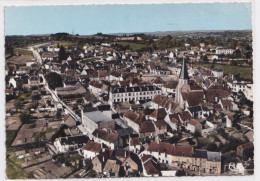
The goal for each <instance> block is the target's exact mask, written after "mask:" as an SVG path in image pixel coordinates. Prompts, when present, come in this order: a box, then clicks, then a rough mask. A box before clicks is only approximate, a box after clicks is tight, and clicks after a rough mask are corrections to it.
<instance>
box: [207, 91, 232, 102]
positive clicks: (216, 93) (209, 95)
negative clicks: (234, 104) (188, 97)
mask: <svg viewBox="0 0 260 181" xmlns="http://www.w3.org/2000/svg"><path fill="white" fill-rule="evenodd" d="M205 95H206V99H207V102H210V103H214V102H215V97H218V98H219V99H220V98H226V97H228V96H230V92H229V91H228V90H223V89H208V90H206V91H205Z"/></svg>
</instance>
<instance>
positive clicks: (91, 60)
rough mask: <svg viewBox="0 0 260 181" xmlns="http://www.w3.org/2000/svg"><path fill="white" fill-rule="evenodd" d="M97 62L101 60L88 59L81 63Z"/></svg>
mask: <svg viewBox="0 0 260 181" xmlns="http://www.w3.org/2000/svg"><path fill="white" fill-rule="evenodd" d="M97 60H100V58H88V59H84V60H82V61H81V62H82V63H88V62H95V61H97Z"/></svg>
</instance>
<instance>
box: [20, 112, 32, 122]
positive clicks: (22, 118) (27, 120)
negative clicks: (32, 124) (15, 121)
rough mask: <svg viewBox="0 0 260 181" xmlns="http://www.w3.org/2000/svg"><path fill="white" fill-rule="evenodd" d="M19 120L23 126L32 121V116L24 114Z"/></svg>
mask: <svg viewBox="0 0 260 181" xmlns="http://www.w3.org/2000/svg"><path fill="white" fill-rule="evenodd" d="M19 118H20V120H21V122H22V123H23V124H27V123H28V122H29V120H30V114H28V113H27V112H23V113H21V114H20V115H19Z"/></svg>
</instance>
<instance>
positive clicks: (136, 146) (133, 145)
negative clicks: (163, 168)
mask: <svg viewBox="0 0 260 181" xmlns="http://www.w3.org/2000/svg"><path fill="white" fill-rule="evenodd" d="M141 149H142V144H141V142H140V140H139V138H138V137H135V138H130V140H129V151H132V152H134V153H136V154H139V153H140V151H141Z"/></svg>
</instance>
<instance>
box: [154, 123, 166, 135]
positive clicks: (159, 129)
mask: <svg viewBox="0 0 260 181" xmlns="http://www.w3.org/2000/svg"><path fill="white" fill-rule="evenodd" d="M153 123H154V126H155V134H156V135H157V136H158V135H165V134H166V133H167V125H168V124H167V123H166V122H165V120H163V119H159V120H157V121H153Z"/></svg>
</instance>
